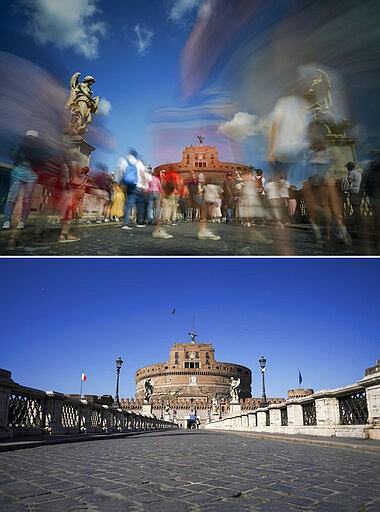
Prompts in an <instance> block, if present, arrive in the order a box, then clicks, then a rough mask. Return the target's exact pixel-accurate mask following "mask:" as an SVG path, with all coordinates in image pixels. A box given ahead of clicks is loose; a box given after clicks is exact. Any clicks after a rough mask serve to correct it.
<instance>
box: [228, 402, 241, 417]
mask: <svg viewBox="0 0 380 512" xmlns="http://www.w3.org/2000/svg"><path fill="white" fill-rule="evenodd" d="M238 414H241V405H240V404H239V402H230V416H236V415H238Z"/></svg>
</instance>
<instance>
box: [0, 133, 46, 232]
mask: <svg viewBox="0 0 380 512" xmlns="http://www.w3.org/2000/svg"><path fill="white" fill-rule="evenodd" d="M12 158H13V168H12V171H11V180H10V186H9V192H8V197H7V202H6V204H5V210H4V218H3V225H2V229H10V227H11V219H12V214H13V210H14V208H15V206H16V203H17V200H18V198H19V197H20V194H21V191H23V199H22V210H21V218H20V220H19V222H18V224H17V229H24V227H25V223H26V220H27V218H28V216H29V212H30V208H31V201H32V194H33V190H34V187H35V184H36V182H37V179H38V174H37V170H38V168H39V167H40V166H41V165H42V163H43V160H44V145H43V144H42V142H41V140H40V137H39V134H38V132H37V131H35V130H29V131H27V132H26V134H25V136H24V138H23V141H22V142H21V144H20V145H18V146H17V147H16V148H15V149H14V150H13V152H12Z"/></svg>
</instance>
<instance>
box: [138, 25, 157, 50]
mask: <svg viewBox="0 0 380 512" xmlns="http://www.w3.org/2000/svg"><path fill="white" fill-rule="evenodd" d="M134 30H135V33H136V36H137V39H136V40H135V41H134V43H135V45H136V46H137V53H138V54H139V55H145V53H146V52H147V50H148V48H149V46H150V45H151V43H152V38H153V36H154V33H153V32H152V31H151V30H149V28H148V27H147V26H146V25H144V24H141V23H139V24H138V25H136V26H135V28H134Z"/></svg>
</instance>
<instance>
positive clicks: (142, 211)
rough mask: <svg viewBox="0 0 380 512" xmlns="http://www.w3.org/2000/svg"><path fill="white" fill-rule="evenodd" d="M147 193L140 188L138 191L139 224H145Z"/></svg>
mask: <svg viewBox="0 0 380 512" xmlns="http://www.w3.org/2000/svg"><path fill="white" fill-rule="evenodd" d="M145 206H146V201H145V195H144V193H143V192H141V191H140V190H137V191H136V223H137V225H138V226H142V225H143V224H144V219H145Z"/></svg>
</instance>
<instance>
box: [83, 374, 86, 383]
mask: <svg viewBox="0 0 380 512" xmlns="http://www.w3.org/2000/svg"><path fill="white" fill-rule="evenodd" d="M82 380H83V382H85V381H86V380H87V375H85V374H84V373H82Z"/></svg>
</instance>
